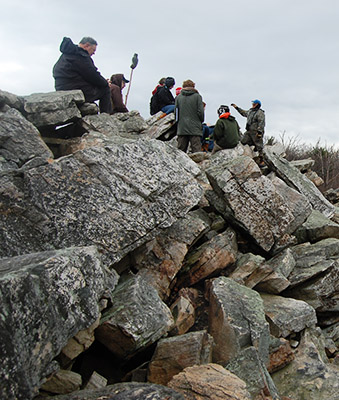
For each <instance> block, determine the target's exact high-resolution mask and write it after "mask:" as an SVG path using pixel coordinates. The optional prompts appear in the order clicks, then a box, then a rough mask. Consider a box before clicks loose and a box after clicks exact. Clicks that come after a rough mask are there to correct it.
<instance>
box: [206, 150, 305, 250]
mask: <svg viewBox="0 0 339 400" xmlns="http://www.w3.org/2000/svg"><path fill="white" fill-rule="evenodd" d="M206 174H207V177H208V179H209V181H210V183H211V185H212V187H213V189H214V191H215V192H216V193H217V196H218V199H217V201H215V202H214V206H215V207H216V208H217V209H218V211H220V212H221V213H222V214H223V215H224V217H225V218H226V219H227V220H229V221H230V222H231V223H233V224H236V225H237V226H239V227H240V228H241V229H243V230H245V231H246V232H247V233H248V234H250V235H251V236H252V237H253V239H254V240H255V241H256V242H257V244H258V245H259V246H260V247H262V248H263V249H264V250H265V251H270V250H272V249H273V248H274V246H275V245H277V244H278V243H279V241H280V240H281V238H282V237H284V235H289V234H291V233H292V232H293V231H294V230H295V229H296V228H297V226H298V225H299V224H301V223H302V222H303V221H304V220H305V219H306V218H307V216H308V215H309V214H310V212H311V207H310V205H309V203H308V201H307V199H306V198H305V197H304V196H303V195H301V194H300V193H298V192H296V191H295V190H293V189H291V188H288V190H289V191H293V196H292V195H291V194H290V195H288V196H287V195H286V185H284V184H283V182H278V181H277V179H275V180H274V181H272V180H270V179H268V178H267V177H266V176H263V175H261V174H260V170H259V167H258V166H257V164H256V163H255V162H254V161H253V160H252V159H251V158H249V157H247V156H239V157H237V158H235V159H232V160H230V161H228V160H227V159H226V160H223V159H221V158H218V159H215V160H214V161H212V162H211V165H210V167H209V168H208V169H207V170H206ZM212 201H213V198H212ZM296 210H298V212H296Z"/></svg>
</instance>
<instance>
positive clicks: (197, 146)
mask: <svg viewBox="0 0 339 400" xmlns="http://www.w3.org/2000/svg"><path fill="white" fill-rule="evenodd" d="M204 114H205V112H204V104H203V101H202V97H201V96H200V94H199V92H198V91H197V90H196V89H195V83H194V82H192V81H191V80H190V79H188V80H186V81H184V82H183V84H182V90H181V92H180V94H179V95H178V96H177V97H176V99H175V115H176V120H177V123H178V124H177V136H178V149H180V150H182V151H184V152H187V149H188V145H189V144H190V145H191V150H192V152H193V153H196V152H199V151H201V137H202V123H203V122H204V118H205V115H204Z"/></svg>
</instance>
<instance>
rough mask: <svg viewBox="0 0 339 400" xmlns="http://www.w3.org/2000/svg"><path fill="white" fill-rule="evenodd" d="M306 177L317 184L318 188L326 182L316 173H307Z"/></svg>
mask: <svg viewBox="0 0 339 400" xmlns="http://www.w3.org/2000/svg"><path fill="white" fill-rule="evenodd" d="M305 176H306V177H307V178H308V179H309V180H310V181H311V182H313V183H314V184H315V186H316V187H319V186H321V185H323V184H324V180H323V179H322V178H321V177H320V176H319V175H318V174H317V173H316V172H315V171H308V172H305Z"/></svg>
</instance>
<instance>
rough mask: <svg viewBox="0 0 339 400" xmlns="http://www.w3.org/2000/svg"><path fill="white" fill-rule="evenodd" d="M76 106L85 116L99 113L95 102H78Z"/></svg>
mask: <svg viewBox="0 0 339 400" xmlns="http://www.w3.org/2000/svg"><path fill="white" fill-rule="evenodd" d="M78 108H79V110H80V112H81V116H82V117H85V116H86V115H96V114H99V106H98V105H97V104H96V103H84V104H79V105H78Z"/></svg>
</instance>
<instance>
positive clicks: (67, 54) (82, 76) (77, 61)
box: [53, 37, 112, 114]
mask: <svg viewBox="0 0 339 400" xmlns="http://www.w3.org/2000/svg"><path fill="white" fill-rule="evenodd" d="M96 47H97V42H96V41H95V40H94V39H92V38H90V37H84V38H83V39H82V40H81V41H80V43H79V45H78V46H77V45H75V44H74V43H73V42H72V40H71V39H70V38H67V37H64V38H63V41H62V42H61V45H60V51H61V53H62V55H61V56H60V58H59V60H58V61H57V63H56V64H55V65H54V67H53V77H54V79H55V90H75V89H80V90H82V92H83V93H84V96H85V100H86V101H87V102H89V103H92V102H94V101H95V100H99V108H100V112H101V113H108V114H110V113H111V111H112V104H111V94H110V90H109V86H108V82H107V80H106V79H105V78H104V77H103V76H102V75H101V74H100V72H99V71H98V69H97V68H96V66H95V65H94V62H93V60H92V55H93V54H94V53H95V51H96Z"/></svg>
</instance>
